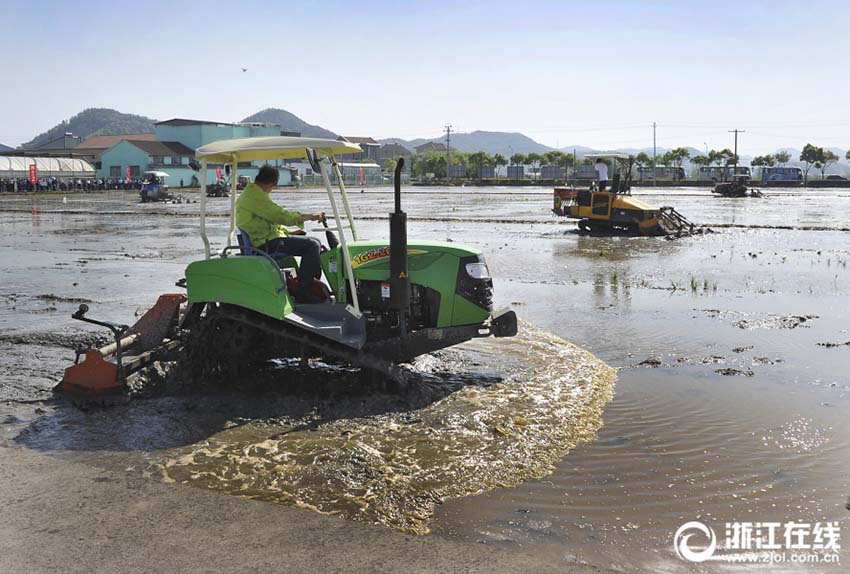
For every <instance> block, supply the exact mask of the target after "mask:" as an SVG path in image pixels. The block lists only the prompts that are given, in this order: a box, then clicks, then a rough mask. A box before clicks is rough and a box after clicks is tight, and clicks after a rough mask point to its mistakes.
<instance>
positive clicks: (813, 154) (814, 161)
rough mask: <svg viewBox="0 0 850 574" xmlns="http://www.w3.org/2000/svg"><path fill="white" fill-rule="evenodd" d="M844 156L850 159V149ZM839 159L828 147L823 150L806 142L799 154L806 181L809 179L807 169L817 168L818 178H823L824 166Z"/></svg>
mask: <svg viewBox="0 0 850 574" xmlns="http://www.w3.org/2000/svg"><path fill="white" fill-rule="evenodd" d="M844 157H846V158H847V159H848V160H850V151H848V152H847V154H846V155H845V156H844ZM839 159H840V158H839V157H838V154H836V153H835V152H831V151H829V150H828V149H826V150H825V149H823V148H822V147H815V146H813V145H812V144H806V146H805V147H804V148H803V153H801V154H800V161H802V162H803V163H804V164H805V167H804V168H803V173H804V174H805V179H806V181H808V180H809V170H811V169H812V168H813V167H814V168H815V169H819V170H820V178H821V179H825V178H826V168H828V167H829V166H830V165H832V164H834V163H835V162H837V161H838V160H839Z"/></svg>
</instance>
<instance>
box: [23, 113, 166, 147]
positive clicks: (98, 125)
mask: <svg viewBox="0 0 850 574" xmlns="http://www.w3.org/2000/svg"><path fill="white" fill-rule="evenodd" d="M155 121H156V120H152V119H150V118H146V117H144V116H136V115H133V114H122V113H121V112H118V111H115V110H111V109H108V108H88V109H86V110H83V111H82V112H80V113H78V114H77V115H76V116H74V117H72V118H71V119H69V120H65V121H63V122H60V123H59V124H57V125H55V126H53V127H52V128H50V129H49V130H47V131H46V132H44V133H42V134H39V135H37V136H35V137H34V138H33V139H31V140H30V141H28V142H27V143H25V144H23V145H21V147H22V148H24V149H28V148H35V147H39V146H41V145H44V144H46V143H48V142H51V141H53V140H56V139H59V138H61V137H62V136H63V135H65V133H67V132H70V133H72V134H74V135H75V136H80V138H82V139H86V138H87V137H89V136H93V135H117V134H143V133H153V124H154V122H155Z"/></svg>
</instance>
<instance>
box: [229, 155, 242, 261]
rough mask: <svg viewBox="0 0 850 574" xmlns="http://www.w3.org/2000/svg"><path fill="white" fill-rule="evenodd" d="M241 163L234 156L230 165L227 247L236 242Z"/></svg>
mask: <svg viewBox="0 0 850 574" xmlns="http://www.w3.org/2000/svg"><path fill="white" fill-rule="evenodd" d="M238 165H239V162H238V161H236V154H233V159H232V160H231V164H230V233H228V234H227V246H228V247H230V246H231V245H234V244H235V242H236V182H237V181H238V179H239V178H238V175H237V173H236V168H237V166H238Z"/></svg>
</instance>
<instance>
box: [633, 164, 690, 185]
mask: <svg viewBox="0 0 850 574" xmlns="http://www.w3.org/2000/svg"><path fill="white" fill-rule="evenodd" d="M637 171H638V181H640V182H644V181H652V180H653V178H655V180H656V181H682V180H683V179H685V169H684V168H682V167H667V166H656V167H655V168H653V167H650V166H641V167H639V168H638V169H637Z"/></svg>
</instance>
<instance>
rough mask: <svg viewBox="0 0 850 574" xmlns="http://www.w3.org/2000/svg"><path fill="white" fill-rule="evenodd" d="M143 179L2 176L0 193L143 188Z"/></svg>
mask: <svg viewBox="0 0 850 574" xmlns="http://www.w3.org/2000/svg"><path fill="white" fill-rule="evenodd" d="M144 183H145V181H144V180H143V179H140V178H135V179H120V178H109V179H73V178H57V177H50V178H42V179H39V180H38V183H36V184H35V185H33V183H32V182H31V181H30V180H29V179H27V178H22V177H19V178H0V193H6V192H8V193H14V192H25V191H45V192H46V191H106V190H113V189H114V190H133V189H142V185H143V184H144Z"/></svg>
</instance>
